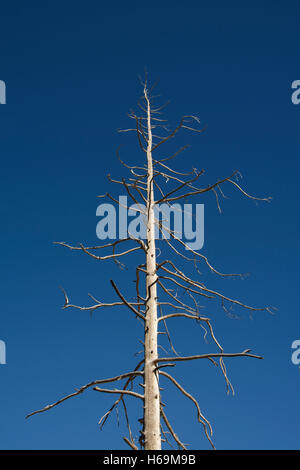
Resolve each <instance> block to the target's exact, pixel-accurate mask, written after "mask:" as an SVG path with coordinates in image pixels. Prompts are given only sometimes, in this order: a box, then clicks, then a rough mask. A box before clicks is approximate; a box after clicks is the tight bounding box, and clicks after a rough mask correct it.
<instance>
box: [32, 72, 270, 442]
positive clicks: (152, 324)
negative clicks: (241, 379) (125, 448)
mask: <svg viewBox="0 0 300 470" xmlns="http://www.w3.org/2000/svg"><path fill="white" fill-rule="evenodd" d="M151 92H152V90H149V89H148V85H147V80H145V83H143V95H142V97H141V99H140V101H139V102H138V106H139V108H140V109H141V111H140V113H139V114H137V113H136V112H135V111H131V112H130V114H129V117H130V118H131V119H132V121H133V124H134V125H133V127H132V128H129V129H124V130H122V132H130V131H134V132H135V133H136V136H137V141H138V144H139V147H140V149H141V151H142V155H143V158H145V163H144V162H143V161H142V163H141V164H138V165H135V166H132V165H129V164H127V163H125V162H124V161H123V160H121V158H120V157H119V154H118V152H117V154H118V158H119V160H120V162H121V163H122V165H124V167H125V168H126V170H127V171H128V173H129V176H128V177H127V178H122V179H121V180H117V179H114V178H112V177H111V176H110V175H108V178H109V180H110V181H111V182H113V183H116V184H119V185H120V186H121V187H122V188H124V190H125V191H126V193H127V195H128V197H129V198H130V200H132V201H133V203H134V205H135V208H136V209H135V210H136V211H137V213H139V214H140V215H142V216H143V217H144V218H145V221H146V222H145V223H146V238H145V239H144V240H143V239H141V238H138V237H134V236H133V235H132V234H130V233H127V237H126V238H123V239H118V240H116V241H113V242H111V243H106V244H104V245H101V246H84V245H83V244H80V245H79V246H71V245H69V244H67V243H64V242H63V243H62V242H61V243H58V244H59V245H62V246H65V247H67V248H69V249H70V250H77V251H81V252H84V253H85V254H86V255H88V256H90V257H91V258H93V259H95V260H99V261H104V260H113V261H114V262H116V263H117V264H118V265H119V266H122V263H121V261H120V259H122V258H123V257H124V256H127V255H132V254H135V252H136V251H137V250H141V251H142V252H143V253H144V263H143V264H140V265H137V266H136V281H135V285H136V294H135V298H134V301H131V300H128V299H126V298H125V296H124V293H122V292H121V291H120V289H119V288H118V286H117V285H116V283H115V282H114V281H113V280H111V281H110V283H111V286H112V288H113V290H114V292H115V295H116V300H113V301H110V302H102V301H100V300H97V299H96V298H94V297H92V296H90V297H91V298H92V300H93V303H92V304H91V305H89V306H86V307H84V306H78V305H74V304H72V303H71V302H70V301H69V298H68V296H67V293H66V292H65V291H63V292H64V298H65V303H64V307H63V308H75V309H79V310H81V311H87V312H90V313H93V312H95V311H96V310H97V309H100V308H105V307H115V306H117V307H119V306H125V307H126V308H127V309H128V311H130V312H131V313H132V314H133V315H134V316H135V317H136V318H137V319H138V320H139V321H140V322H141V323H142V325H143V334H144V338H143V341H142V343H143V346H144V349H143V352H144V357H143V359H142V360H141V361H140V362H139V363H138V364H137V365H136V367H135V368H134V369H133V370H132V371H130V372H125V373H122V374H120V375H117V376H115V377H111V378H107V379H99V380H94V381H92V382H90V383H88V384H86V385H84V386H82V387H81V388H79V389H76V390H75V391H74V392H73V393H71V394H70V395H67V396H64V397H63V398H61V399H60V400H58V401H56V402H55V403H53V404H51V405H48V406H46V407H44V408H42V409H40V410H37V411H34V412H33V413H30V414H29V415H28V416H27V417H29V416H32V415H34V414H37V413H42V412H44V411H47V410H50V409H51V408H53V407H55V406H57V405H59V404H60V403H62V402H64V401H66V400H68V399H69V398H72V397H75V396H77V395H79V394H81V393H83V392H84V391H85V390H87V389H89V388H91V387H92V388H93V389H94V390H96V391H97V392H101V393H111V394H116V395H117V399H116V401H115V402H114V403H113V405H112V406H111V408H110V409H109V410H108V411H107V412H106V413H105V414H104V416H103V417H102V418H101V420H100V422H99V424H100V427H101V428H102V427H103V425H104V423H105V422H106V420H107V419H108V417H109V416H110V414H111V413H112V411H113V410H115V409H116V408H117V407H118V406H119V405H122V406H123V408H124V412H125V419H126V423H127V426H128V433H129V435H128V437H124V441H125V442H126V443H127V444H128V445H129V446H130V448H131V449H134V450H138V448H140V449H145V450H154V449H161V443H162V442H164V443H166V444H170V445H171V440H173V441H175V443H176V444H177V446H178V447H179V448H181V449H186V446H185V445H184V444H183V443H182V442H181V440H180V439H179V437H178V435H177V434H176V432H175V430H174V429H173V427H172V425H171V424H170V422H169V419H168V418H167V415H166V412H165V404H164V403H163V401H162V398H161V395H162V394H161V389H160V386H159V379H160V377H164V378H165V379H167V380H168V381H170V382H171V383H172V384H173V385H174V386H175V387H176V388H177V389H178V390H180V392H181V393H182V394H183V395H184V396H185V397H187V398H188V399H189V400H191V401H192V403H193V404H194V406H195V408H196V413H197V420H198V422H199V423H200V424H201V425H202V427H203V430H204V433H205V435H206V437H207V439H208V441H209V442H210V444H211V446H212V447H213V448H214V445H213V442H212V427H211V425H210V422H209V421H208V420H207V418H206V417H205V416H204V415H203V414H202V412H201V410H200V406H199V404H198V402H197V400H196V399H195V398H194V397H193V396H192V395H191V394H190V393H189V392H187V391H186V390H185V389H184V388H183V386H182V385H181V384H180V383H178V381H177V380H176V379H175V378H174V377H173V376H172V375H171V374H170V373H169V372H166V371H165V368H166V367H174V366H176V363H177V362H179V361H193V360H200V359H204V360H208V361H210V362H211V363H212V364H213V365H215V366H219V367H220V370H221V372H222V374H223V376H224V378H225V382H226V386H227V391H228V392H229V391H232V392H234V390H233V386H232V384H231V382H230V380H229V377H228V374H227V369H226V366H225V358H229V357H248V358H256V359H262V358H261V356H258V355H255V354H252V353H251V351H250V349H245V350H244V351H241V352H236V353H226V352H224V350H223V347H222V346H221V344H220V342H219V341H218V340H217V338H216V336H215V333H214V330H213V327H212V323H211V319H210V318H209V317H207V316H203V315H200V313H199V312H200V305H199V301H200V299H201V300H204V301H206V300H207V301H215V300H217V301H219V302H220V305H221V307H222V308H223V309H224V310H225V311H228V307H229V306H234V305H235V306H238V307H241V308H243V309H246V310H249V311H258V310H261V311H263V310H265V311H271V308H270V307H252V306H250V305H247V304H245V303H244V302H242V301H240V300H237V299H235V298H231V297H228V296H227V295H225V294H223V293H220V292H218V291H215V290H213V289H210V288H209V287H207V286H206V285H205V284H204V283H203V281H202V280H199V279H198V278H199V271H198V268H197V266H198V262H202V263H205V264H206V265H207V267H208V268H209V269H210V270H211V271H212V272H213V273H215V274H216V275H217V276H221V277H225V276H242V275H240V274H225V273H222V272H220V271H219V270H217V269H216V268H215V267H214V266H213V265H212V264H211V263H210V262H209V260H208V258H207V257H206V256H205V255H204V254H202V253H200V252H199V251H197V250H193V249H192V248H190V247H189V246H188V245H187V244H186V242H185V241H183V240H182V239H181V238H180V237H179V236H178V234H177V233H176V231H175V230H172V229H170V227H168V226H167V225H166V224H165V223H164V221H161V220H159V219H158V218H157V217H156V216H155V207H156V205H158V204H161V203H165V204H169V205H170V204H171V203H173V202H174V201H180V200H183V199H186V198H192V197H193V196H202V195H204V194H205V193H210V192H211V193H213V194H214V197H215V199H216V203H217V207H218V209H219V210H221V208H220V198H221V197H223V196H224V194H223V190H222V187H223V185H224V184H226V183H227V184H228V185H231V186H232V187H234V188H235V189H236V190H238V191H239V192H240V193H241V194H242V195H243V196H245V197H247V198H250V199H252V200H254V201H267V202H268V201H270V198H259V197H254V196H252V195H250V194H248V193H247V192H246V191H245V190H244V189H243V188H242V187H241V186H240V184H239V183H238V176H239V172H238V171H234V172H232V174H231V175H230V176H227V177H224V178H222V179H218V180H217V181H215V182H214V183H212V184H209V185H206V186H203V187H199V186H196V185H195V183H196V182H197V181H198V180H199V178H200V177H201V176H202V175H203V174H204V170H200V171H198V170H197V169H195V168H193V169H192V171H191V172H189V173H182V172H179V171H176V170H174V169H173V168H171V167H170V166H169V163H168V164H167V162H169V161H170V160H172V159H173V158H175V157H176V156H178V155H179V154H181V152H183V151H184V150H185V148H186V147H182V148H180V149H179V150H178V151H176V152H175V153H173V154H172V155H169V156H164V155H162V157H160V158H158V157H156V154H157V153H158V151H159V150H160V149H161V147H162V145H163V144H165V143H167V142H169V141H170V140H171V139H172V138H174V137H175V136H176V134H177V133H178V132H179V131H180V130H184V129H186V130H189V131H192V132H198V133H201V132H202V131H203V128H201V127H200V121H199V119H198V117H197V116H183V117H182V118H181V120H180V121H179V123H178V125H177V126H176V127H175V128H174V129H173V130H171V131H170V130H169V128H168V124H167V121H166V120H165V119H163V118H162V116H161V114H162V113H161V111H162V107H157V106H154V104H153V100H152V97H151ZM153 155H154V156H153ZM165 187H167V189H165ZM105 196H107V197H108V198H109V199H110V200H111V201H114V202H115V203H117V204H120V202H119V201H118V200H117V199H116V198H115V197H113V196H112V195H111V194H109V193H108V194H106V195H105ZM99 197H104V196H99ZM156 227H157V230H159V233H160V234H161V237H162V238H161V239H160V240H157V239H156V237H155V229H156ZM158 243H163V244H164V245H165V246H166V248H167V249H168V250H169V251H170V253H171V256H170V257H169V259H163V260H161V259H160V260H159V262H157V259H156V258H157V250H158V248H157V246H156V245H157V244H158ZM123 245H124V246H125V245H128V246H126V248H124V249H123V250H119V247H120V246H123ZM107 249H111V250H112V251H111V252H109V254H107V251H106V250H107ZM184 250H185V251H184ZM99 252H100V254H96V253H99ZM102 253H104V254H102ZM187 253H188V255H189V256H187ZM177 258H179V259H180V260H182V262H183V263H185V262H186V261H189V262H192V263H193V265H194V267H195V268H196V269H195V272H194V274H193V275H188V274H186V273H185V272H184V271H183V269H182V268H179V267H178V265H177V261H176V259H177ZM183 293H185V294H187V295H186V296H185V297H184V298H183V296H182V295H181V294H183ZM186 298H188V300H186ZM175 317H181V318H183V319H185V320H187V321H192V322H198V323H200V325H201V326H202V327H203V328H204V329H205V331H206V333H207V334H209V335H210V337H211V339H212V341H213V343H214V345H215V347H216V351H215V352H211V353H209V354H199V355H193V356H181V355H178V354H177V352H176V350H175V349H174V346H173V343H172V340H171V336H170V333H169V329H168V326H167V323H168V322H169V321H172V318H175ZM160 334H162V335H163V334H164V335H166V338H167V339H168V342H169V347H170V350H172V354H171V355H168V353H167V355H166V356H160V355H159V353H158V347H159V344H158V338H159V337H160V336H159V335H160ZM120 381H122V382H123V384H122V387H120V388H112V389H108V388H104V387H103V386H104V385H105V384H109V383H113V382H120ZM136 385H141V386H142V389H143V393H140V390H139V391H136V390H137V389H136V388H135V387H136ZM127 397H133V398H135V399H137V400H138V401H141V402H142V404H143V419H141V420H139V421H140V423H141V430H140V436H139V439H136V438H134V436H133V434H132V430H131V427H130V424H129V417H128V413H127V407H126V403H125V399H127Z"/></svg>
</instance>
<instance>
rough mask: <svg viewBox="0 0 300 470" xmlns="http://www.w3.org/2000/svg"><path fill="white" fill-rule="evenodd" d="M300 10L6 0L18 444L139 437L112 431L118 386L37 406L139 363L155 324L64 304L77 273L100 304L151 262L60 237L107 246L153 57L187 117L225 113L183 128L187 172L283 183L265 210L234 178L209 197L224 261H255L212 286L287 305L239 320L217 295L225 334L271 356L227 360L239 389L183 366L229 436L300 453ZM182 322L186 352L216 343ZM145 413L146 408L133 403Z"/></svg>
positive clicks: (210, 227)
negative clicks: (144, 328)
mask: <svg viewBox="0 0 300 470" xmlns="http://www.w3.org/2000/svg"><path fill="white" fill-rule="evenodd" d="M299 13H300V7H299V2H296V1H290V2H274V1H272V2H271V1H263V0H261V1H259V2H258V1H252V2H247V3H246V2H238V1H236V2H234V1H229V2H225V3H224V2H221V1H215V2H213V3H211V4H209V2H203V1H188V2H178V1H177V2H176V1H175V2H174V1H169V0H167V1H163V2H162V1H160V2H158V1H156V0H154V1H152V2H150V3H149V2H148V3H145V2H136V1H128V2H121V1H115V2H113V3H111V4H108V3H107V2H96V1H86V2H76V1H72V2H68V1H60V2H46V3H45V2H37V1H28V2H5V3H2V5H1V12H0V14H1V31H0V49H1V67H0V79H1V80H5V82H6V85H7V104H6V105H1V106H0V123H1V126H0V142H1V144H0V148H1V203H0V210H1V248H2V249H1V310H0V339H2V340H5V341H6V344H7V364H6V365H0V384H1V387H0V415H1V424H0V436H1V437H0V447H1V449H64V448H66V449H105V448H107V449H113V448H115V449H118V448H126V445H125V444H124V443H123V441H122V436H123V435H124V429H123V425H122V424H121V425H120V428H118V427H117V425H116V422H115V417H113V418H112V419H111V420H110V421H109V422H108V424H107V427H106V429H105V430H104V431H102V432H100V431H99V429H98V425H97V422H98V419H99V418H100V417H101V416H102V414H103V413H104V412H105V411H106V409H107V407H109V406H110V404H111V403H112V401H113V397H111V396H102V395H101V394H97V392H93V391H90V392H86V394H85V395H82V396H80V397H79V398H75V399H73V400H72V401H69V402H67V403H65V404H64V405H62V406H60V407H57V408H56V409H54V410H51V411H50V412H47V413H45V414H43V415H37V416H35V417H33V418H31V419H30V420H27V421H25V419H24V417H25V415H26V414H27V413H28V412H30V411H32V410H34V409H36V408H40V407H41V406H43V405H45V404H48V403H51V402H53V401H55V400H56V399H57V398H59V397H60V396H61V395H63V394H67V393H70V392H72V391H73V389H74V387H78V386H80V385H82V384H84V383H86V382H88V381H90V380H92V379H94V378H102V377H106V376H111V375H115V374H118V373H120V372H122V371H123V370H128V369H130V368H132V367H134V365H135V363H136V361H137V360H138V359H137V358H136V357H134V353H135V352H136V351H138V350H139V349H140V345H139V343H138V339H139V338H140V333H141V331H140V325H139V323H138V322H136V321H135V319H134V318H131V315H130V314H127V312H125V311H124V310H122V311H120V312H116V314H115V315H114V316H113V315H112V311H103V312H100V311H98V312H96V314H95V315H94V317H93V318H92V319H90V318H89V316H88V315H87V314H85V313H84V312H78V311H72V310H61V308H60V307H61V305H62V303H63V298H62V294H61V292H60V290H59V285H63V286H64V287H65V288H66V289H67V290H68V292H69V295H70V296H71V299H72V300H73V301H74V302H77V303H82V304H84V303H85V302H88V297H87V293H88V292H92V293H93V294H94V295H95V296H96V297H98V298H101V299H103V300H109V299H110V298H111V297H114V294H113V292H112V289H111V286H110V284H109V279H110V278H113V279H115V280H117V281H118V282H119V285H120V286H121V287H123V289H126V288H128V287H127V286H128V283H131V280H133V279H134V275H133V273H131V272H130V271H126V272H124V271H120V270H118V268H117V267H116V266H115V265H114V264H110V263H107V264H105V265H103V264H99V263H97V262H96V261H95V262H93V260H91V259H87V258H86V257H84V256H80V255H79V254H77V253H71V252H68V251H65V250H64V249H63V248H60V247H55V246H53V244H52V242H53V241H56V240H66V241H70V242H73V243H77V242H80V241H83V242H86V243H96V242H97V238H96V233H95V227H96V222H97V219H96V216H95V213H96V207H97V204H98V203H99V199H97V198H96V196H97V195H98V194H101V193H104V192H105V191H107V190H108V187H109V185H108V182H107V180H106V178H105V175H106V174H107V173H112V174H114V175H116V176H122V174H123V169H122V168H120V167H119V164H118V161H117V159H116V157H115V153H114V152H115V148H116V147H117V145H120V144H122V145H123V147H122V155H123V157H124V158H125V159H127V161H129V162H134V161H137V159H139V158H140V159H142V158H143V156H142V155H141V154H140V153H138V151H137V149H136V144H135V142H134V141H133V140H132V139H131V138H130V137H128V136H125V135H123V136H122V135H118V134H117V133H116V129H117V128H119V127H122V126H123V127H124V126H127V125H128V119H127V117H126V113H127V112H128V110H129V108H130V107H132V106H134V105H135V102H136V99H137V98H138V96H139V94H140V85H139V82H138V79H137V77H138V74H142V73H143V71H144V68H145V67H147V69H148V70H149V73H150V77H151V78H152V79H153V80H156V79H159V80H160V82H159V92H161V93H162V99H163V100H167V99H171V100H172V101H171V104H170V106H169V108H168V109H167V115H168V116H169V117H170V119H171V122H173V123H174V122H176V119H177V118H178V117H180V116H181V114H183V113H197V114H198V115H199V116H200V118H201V120H202V121H203V122H205V123H206V124H207V130H206V132H205V133H204V134H202V135H201V136H197V137H195V136H191V135H188V134H185V135H184V136H182V137H181V141H180V142H183V143H191V144H192V146H191V148H190V149H189V151H188V152H187V153H186V154H185V156H184V158H182V159H181V160H180V159H179V160H178V168H184V167H186V166H188V167H192V166H196V167H197V168H205V169H206V181H207V182H213V181H214V180H215V179H216V178H218V177H220V176H227V175H228V174H230V172H231V171H232V170H235V169H239V170H240V171H241V172H242V174H243V176H244V178H243V183H244V186H245V188H247V190H249V191H250V192H251V193H254V194H257V195H262V196H265V195H267V196H273V201H272V203H271V204H265V203H261V204H259V205H258V206H256V205H255V204H253V203H252V202H251V201H249V200H247V199H245V198H242V197H240V195H239V194H238V193H237V192H236V191H234V190H233V189H231V188H227V191H226V193H227V195H228V196H230V198H229V199H226V200H224V201H223V213H222V214H221V215H219V214H218V212H217V209H216V206H215V202H214V199H213V197H212V196H207V197H206V198H205V199H201V200H200V199H199V200H198V201H197V202H204V203H205V246H204V251H203V252H205V254H207V255H208V256H209V257H210V259H211V260H212V262H214V263H215V264H216V265H217V267H219V268H220V269H222V270H225V271H229V272H230V271H231V272H250V273H251V276H250V277H249V278H248V279H247V280H244V281H241V280H228V279H225V280H223V279H221V280H220V279H215V278H214V277H212V276H211V275H209V276H208V279H207V282H208V281H209V282H210V285H211V286H212V287H216V288H217V287H218V288H219V289H220V290H222V291H223V292H224V293H226V294H228V295H231V296H236V297H238V298H240V299H242V300H244V301H247V302H249V303H251V304H255V305H270V304H271V305H274V306H277V307H278V309H279V310H278V311H277V313H276V315H274V316H271V315H270V314H268V313H261V312H258V313H256V314H254V315H253V318H252V319H250V318H249V316H248V315H247V313H246V312H243V311H240V310H237V311H236V313H239V314H240V317H239V319H236V320H234V319H231V318H228V317H227V316H226V315H225V314H224V312H223V311H222V310H221V308H220V307H219V305H217V304H215V305H214V306H213V308H212V309H210V311H209V314H210V316H211V317H212V318H213V319H214V323H215V328H216V333H217V334H218V337H219V338H221V340H222V342H223V345H224V347H225V349H226V350H227V351H235V350H242V349H244V348H246V347H249V348H252V349H253V350H254V351H255V352H257V353H259V354H262V355H264V358H265V359H264V360H263V361H256V360H252V359H232V360H230V361H227V365H228V369H229V372H230V376H231V379H232V381H233V383H234V385H235V388H236V396H235V397H231V396H227V395H226V391H225V384H224V379H223V378H222V376H221V374H220V372H219V371H218V370H217V369H216V368H214V367H212V365H210V364H206V363H203V362H201V363H200V362H198V363H195V362H194V363H187V364H185V365H183V364H181V365H178V366H177V367H176V371H174V374H175V376H176V377H177V378H178V379H180V380H181V381H182V382H184V383H185V385H186V388H187V389H188V390H190V391H191V392H193V393H194V394H195V396H196V397H197V398H198V399H199V402H200V404H201V407H202V410H203V412H204V413H205V414H206V416H207V417H208V418H209V419H210V420H211V422H212V424H213V426H214V432H215V444H216V446H217V448H219V449H233V448H236V449H264V448H268V449H299V418H300V413H299V387H300V370H299V369H298V368H297V367H296V366H295V365H293V364H292V362H291V343H292V341H293V340H295V339H299V338H300V310H299V297H298V294H299V286H298V283H299V262H300V260H299V221H298V213H299V197H298V185H299V170H300V165H299V151H300V140H299V130H300V105H299V106H295V105H293V104H292V102H291V83H292V81H293V80H296V79H300V69H299ZM117 189H118V188H117ZM117 189H116V190H117ZM170 328H171V330H172V331H173V333H174V336H175V342H176V346H177V349H178V350H179V351H181V352H182V353H183V354H193V353H194V354H196V353H199V352H201V351H204V350H206V349H207V346H205V344H204V343H203V340H202V333H201V330H200V329H199V328H198V327H196V326H192V325H190V324H189V323H186V322H184V321H183V320H178V321H177V320H176V321H175V320H174V322H173V323H172V325H171V324H170ZM210 347H211V348H213V345H211V344H210ZM164 401H165V402H167V403H168V410H169V411H168V414H169V417H170V419H171V420H172V423H173V424H174V426H175V427H176V429H177V431H178V434H179V435H180V437H181V438H182V440H183V441H184V442H188V443H190V444H191V448H193V449H196V448H202V449H206V448H209V446H208V444H207V443H206V441H205V439H204V438H203V435H202V430H201V428H200V426H199V424H197V422H196V416H195V413H194V409H193V407H192V405H191V404H190V403H189V402H187V401H186V400H185V399H184V398H181V397H180V396H179V395H178V394H177V392H176V391H175V390H174V389H173V388H171V387H170V388H169V387H167V388H166V395H165V399H164ZM133 406H134V404H133ZM130 411H131V413H132V415H133V417H136V416H137V417H140V416H141V411H139V413H138V414H137V413H136V410H135V409H134V408H133V407H132V401H131V405H130Z"/></svg>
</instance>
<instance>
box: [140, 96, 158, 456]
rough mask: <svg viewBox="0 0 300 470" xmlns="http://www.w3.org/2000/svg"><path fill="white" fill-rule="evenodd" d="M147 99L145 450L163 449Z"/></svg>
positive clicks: (150, 134) (148, 104)
mask: <svg viewBox="0 0 300 470" xmlns="http://www.w3.org/2000/svg"><path fill="white" fill-rule="evenodd" d="M144 95H145V100H146V102H147V127H148V145H147V163H148V178H147V242H148V248H147V255H146V270H147V277H146V298H147V303H146V322H145V369H144V372H145V375H144V386H145V387H144V388H145V402H144V439H145V449H146V450H160V449H161V435H160V396H159V384H158V373H157V372H156V371H155V367H156V362H155V361H156V359H157V358H158V353H157V275H156V253H155V224H154V196H153V168H152V129H151V108H150V101H149V98H148V95H147V89H146V88H145V90H144Z"/></svg>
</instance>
